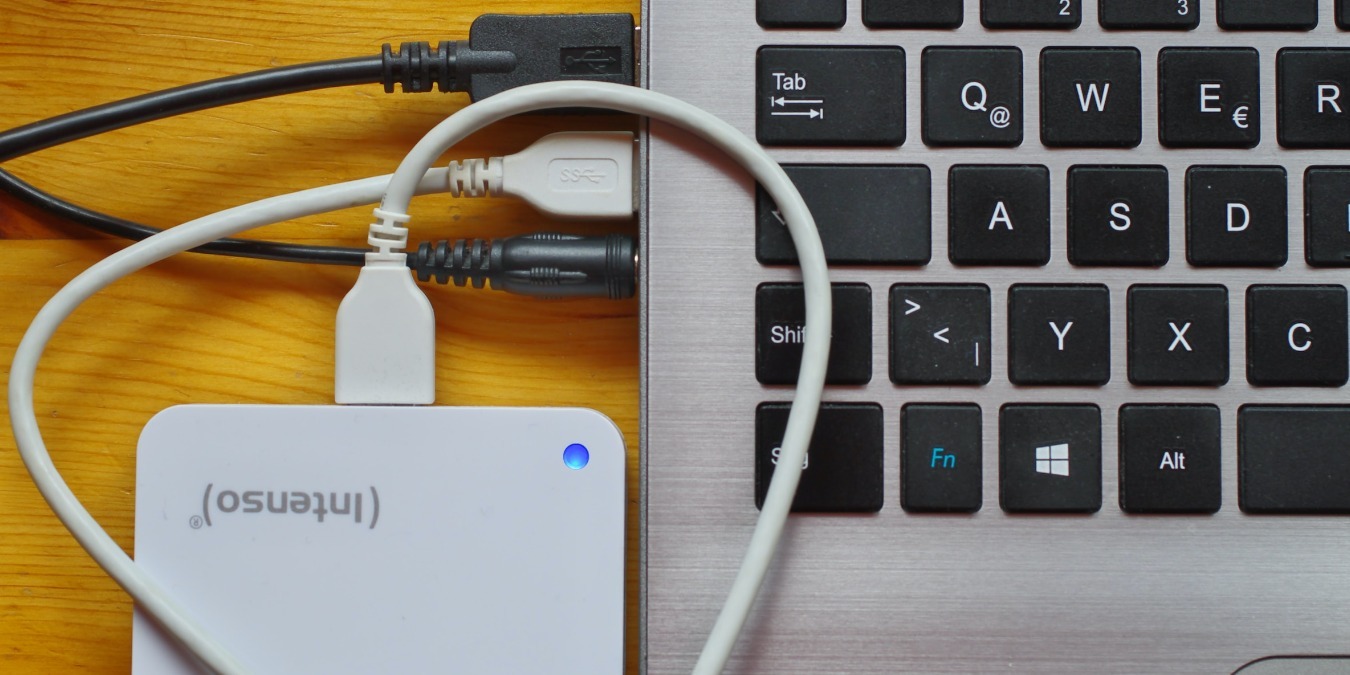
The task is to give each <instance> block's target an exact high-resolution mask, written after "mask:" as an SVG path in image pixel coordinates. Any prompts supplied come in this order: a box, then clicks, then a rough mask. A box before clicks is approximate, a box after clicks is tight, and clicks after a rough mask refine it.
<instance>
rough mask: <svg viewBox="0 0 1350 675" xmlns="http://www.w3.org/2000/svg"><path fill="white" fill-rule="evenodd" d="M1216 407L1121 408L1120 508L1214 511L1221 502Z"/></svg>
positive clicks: (1125, 509)
mask: <svg viewBox="0 0 1350 675" xmlns="http://www.w3.org/2000/svg"><path fill="white" fill-rule="evenodd" d="M1221 455H1222V452H1221V446H1220V435H1219V409H1218V408H1217V407H1216V406H1212V405H1126V406H1121V408H1120V509H1121V510H1122V511H1125V512H1126V513H1214V512H1216V511H1218V510H1219V507H1221V506H1222V505H1223V484H1222V475H1221V473H1220V464H1221V460H1220V457H1221Z"/></svg>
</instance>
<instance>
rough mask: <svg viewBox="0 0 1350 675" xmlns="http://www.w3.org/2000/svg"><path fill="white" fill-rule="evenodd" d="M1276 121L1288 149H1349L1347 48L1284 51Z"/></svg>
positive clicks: (1279, 64) (1349, 61)
mask: <svg viewBox="0 0 1350 675" xmlns="http://www.w3.org/2000/svg"><path fill="white" fill-rule="evenodd" d="M1276 64H1277V65H1276V85H1275V89H1276V101H1277V103H1278V108H1277V109H1276V113H1277V114H1276V119H1277V121H1278V122H1279V126H1278V136H1279V139H1280V145H1283V146H1284V147H1286V148H1350V49H1282V50H1280V53H1279V56H1278V57H1277V58H1276Z"/></svg>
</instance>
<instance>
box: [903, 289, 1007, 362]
mask: <svg viewBox="0 0 1350 675" xmlns="http://www.w3.org/2000/svg"><path fill="white" fill-rule="evenodd" d="M890 305H891V331H890V332H891V381H892V382H894V383H896V384H987V383H988V382H989V374H990V368H989V361H990V359H989V355H990V353H991V350H990V333H991V331H990V313H989V287H988V286H982V285H922V286H921V285H907V284H897V285H895V286H891V303H890Z"/></svg>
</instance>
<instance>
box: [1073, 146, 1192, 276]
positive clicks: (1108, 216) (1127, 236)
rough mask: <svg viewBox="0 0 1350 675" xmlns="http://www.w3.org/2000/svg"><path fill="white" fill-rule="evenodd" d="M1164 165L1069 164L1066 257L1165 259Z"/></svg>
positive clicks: (1110, 261)
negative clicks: (1067, 245)
mask: <svg viewBox="0 0 1350 675" xmlns="http://www.w3.org/2000/svg"><path fill="white" fill-rule="evenodd" d="M1167 193H1168V186H1167V169H1166V168H1164V167H1161V166H1075V167H1070V168H1069V186H1068V196H1069V210H1068V211H1069V262H1071V263H1073V264H1075V265H1140V266H1153V267H1159V266H1162V265H1165V264H1167V259H1168V215H1169V212H1168V208H1167V205H1168V201H1167Z"/></svg>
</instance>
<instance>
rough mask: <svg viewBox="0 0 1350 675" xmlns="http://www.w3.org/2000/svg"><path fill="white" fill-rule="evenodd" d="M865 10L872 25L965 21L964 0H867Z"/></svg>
mask: <svg viewBox="0 0 1350 675" xmlns="http://www.w3.org/2000/svg"><path fill="white" fill-rule="evenodd" d="M770 1H772V0H770ZM862 11H863V24H864V25H866V26H867V27H869V28H957V27H959V26H960V25H961V23H962V21H964V20H965V8H964V6H963V3H962V1H961V0H863V7H862Z"/></svg>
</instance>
